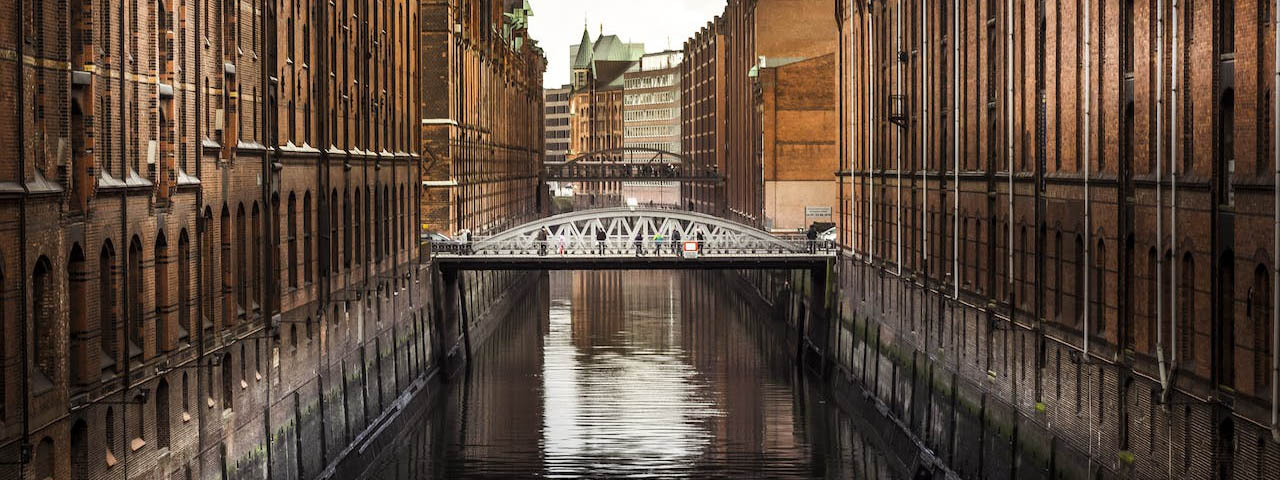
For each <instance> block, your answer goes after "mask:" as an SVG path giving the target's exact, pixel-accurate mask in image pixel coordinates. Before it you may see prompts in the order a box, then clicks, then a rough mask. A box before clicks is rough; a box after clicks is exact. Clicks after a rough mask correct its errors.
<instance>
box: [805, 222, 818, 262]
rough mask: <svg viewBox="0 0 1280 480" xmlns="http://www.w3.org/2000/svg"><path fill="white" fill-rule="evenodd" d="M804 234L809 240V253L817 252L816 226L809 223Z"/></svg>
mask: <svg viewBox="0 0 1280 480" xmlns="http://www.w3.org/2000/svg"><path fill="white" fill-rule="evenodd" d="M804 236H805V238H807V239H808V240H809V241H808V243H809V254H810V255H812V254H815V253H818V228H817V227H814V226H813V225H809V231H808V232H807V233H805V234H804Z"/></svg>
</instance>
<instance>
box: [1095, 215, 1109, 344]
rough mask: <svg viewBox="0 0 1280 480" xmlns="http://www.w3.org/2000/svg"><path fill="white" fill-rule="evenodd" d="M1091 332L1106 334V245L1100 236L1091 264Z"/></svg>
mask: <svg viewBox="0 0 1280 480" xmlns="http://www.w3.org/2000/svg"><path fill="white" fill-rule="evenodd" d="M1093 267H1094V270H1093V280H1094V283H1093V304H1094V306H1095V307H1096V308H1095V309H1094V318H1093V326H1094V330H1093V333H1095V334H1098V335H1106V333H1107V297H1106V295H1107V246H1106V243H1104V242H1103V240H1102V239H1101V238H1099V239H1098V250H1097V252H1095V255H1094V264H1093Z"/></svg>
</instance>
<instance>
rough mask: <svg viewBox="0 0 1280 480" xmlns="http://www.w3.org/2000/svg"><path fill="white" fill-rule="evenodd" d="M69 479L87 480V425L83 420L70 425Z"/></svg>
mask: <svg viewBox="0 0 1280 480" xmlns="http://www.w3.org/2000/svg"><path fill="white" fill-rule="evenodd" d="M71 480H89V427H88V426H87V425H85V423H84V420H76V423H75V425H72V426H71Z"/></svg>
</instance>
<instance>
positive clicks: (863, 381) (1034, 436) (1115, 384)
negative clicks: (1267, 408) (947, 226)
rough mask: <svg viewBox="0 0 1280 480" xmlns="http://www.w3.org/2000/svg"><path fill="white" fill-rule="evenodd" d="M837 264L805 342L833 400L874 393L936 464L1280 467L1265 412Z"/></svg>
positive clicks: (878, 273)
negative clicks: (820, 328)
mask: <svg viewBox="0 0 1280 480" xmlns="http://www.w3.org/2000/svg"><path fill="white" fill-rule="evenodd" d="M834 269H835V274H834V275H832V276H830V277H829V278H830V279H831V281H830V282H829V283H828V285H826V287H827V288H829V289H830V292H831V295H829V296H827V297H826V300H825V301H826V302H827V307H828V310H827V311H828V312H829V314H830V315H829V318H830V319H831V321H830V322H829V323H826V324H825V325H826V327H827V328H828V329H829V331H828V332H827V333H826V335H824V336H823V337H825V341H824V342H820V343H815V344H813V345H812V347H811V348H810V349H809V352H811V353H810V354H811V355H816V356H818V357H820V359H819V360H817V363H819V364H820V365H821V368H819V369H818V370H820V373H821V374H822V375H823V376H824V378H826V379H827V380H828V383H830V384H831V385H833V386H834V388H833V391H834V392H835V397H836V399H837V401H838V402H840V403H842V404H846V403H848V404H851V405H852V409H853V410H854V411H857V410H867V407H874V408H873V410H874V411H877V412H879V413H880V414H881V416H883V417H885V418H886V419H889V420H890V421H891V422H892V423H894V424H895V430H897V431H899V432H900V433H901V435H902V436H905V437H906V438H908V439H909V440H910V442H909V443H903V444H902V446H904V447H907V448H908V450H914V451H918V452H920V457H919V459H918V460H917V462H918V464H920V465H924V466H927V467H930V468H932V469H933V471H934V472H935V473H936V474H939V475H948V474H954V475H957V476H959V477H962V478H994V479H1024V478H1025V479H1037V478H1046V479H1047V478H1055V479H1056V478H1170V477H1175V476H1185V477H1186V478H1265V475H1264V473H1265V472H1274V471H1276V469H1277V468H1280V457H1278V454H1280V452H1277V451H1276V449H1274V448H1269V445H1268V442H1269V440H1268V438H1267V436H1268V435H1269V433H1268V432H1267V431H1266V430H1265V429H1264V428H1263V427H1262V426H1259V425H1254V424H1251V423H1245V422H1234V421H1232V416H1231V414H1230V412H1229V411H1225V412H1224V410H1223V409H1222V407H1221V406H1220V405H1218V404H1216V403H1215V402H1208V401H1205V400H1204V399H1202V398H1197V397H1196V396H1195V395H1193V394H1189V393H1186V392H1183V391H1178V390H1174V391H1171V392H1170V393H1169V398H1168V399H1166V400H1164V401H1161V399H1160V395H1161V389H1160V385H1159V382H1158V380H1157V379H1153V378H1149V377H1145V376H1142V375H1140V374H1137V373H1136V372H1134V371H1132V370H1128V369H1124V368H1118V367H1117V365H1116V364H1113V363H1110V362H1099V361H1096V360H1093V361H1089V360H1083V361H1082V359H1086V358H1091V357H1086V356H1084V355H1083V354H1082V352H1081V350H1080V349H1079V348H1078V347H1076V346H1075V345H1077V344H1079V339H1078V338H1074V339H1073V338H1071V337H1070V336H1068V335H1067V334H1065V333H1063V332H1060V331H1056V330H1053V329H1049V328H1044V327H1041V328H1039V329H1037V328H1036V326H1035V325H1029V324H1025V323H1023V322H1021V321H1015V322H1011V321H1009V320H1008V318H1007V317H1006V316H1004V315H1003V314H1001V312H999V311H996V309H994V308H992V307H991V306H989V305H975V304H971V303H968V302H967V301H966V299H965V297H963V296H962V297H961V298H960V299H959V300H956V299H952V298H949V297H948V296H946V295H944V294H943V293H941V292H937V291H935V290H933V289H932V288H926V287H924V286H922V285H920V284H919V283H917V282H916V280H915V279H912V278H909V277H898V276H895V275H892V274H890V273H888V272H886V271H885V270H883V269H881V268H880V267H876V266H871V265H867V264H865V263H862V262H861V261H855V260H853V259H850V258H848V257H846V258H843V259H841V260H839V261H838V263H836V264H835V265H834ZM753 284H756V285H762V286H767V285H768V282H766V283H764V284H762V283H761V282H760V280H759V279H756V281H754V282H753ZM772 284H773V285H774V286H775V287H776V285H777V281H776V280H775V281H773V282H772ZM809 288H814V286H813V285H805V284H803V283H802V285H801V288H799V289H795V290H794V291H792V292H791V293H790V294H789V297H790V300H789V301H790V302H791V303H792V304H793V305H797V304H799V305H803V304H804V303H805V302H808V301H810V300H809V299H810V298H811V297H810V295H808V291H807V289H809ZM761 291H762V292H767V291H769V290H767V289H766V288H765V287H762V288H761ZM805 315H810V316H811V314H807V313H806V312H805V311H804V309H802V308H799V307H796V306H792V307H791V309H790V311H788V312H787V316H788V317H789V318H790V320H788V321H789V322H790V324H791V325H796V324H797V322H799V319H800V318H803V317H804V316H805ZM809 321H811V322H812V321H813V320H812V319H810V320H809ZM813 360H814V359H810V361H809V362H808V364H813ZM1121 364H1123V362H1121ZM859 405H861V406H859ZM1222 425H1228V426H1229V428H1232V431H1231V432H1228V433H1229V435H1228V438H1230V439H1232V440H1231V441H1230V442H1224V441H1222V440H1221V439H1220V434H1221V433H1222V432H1220V431H1219V430H1220V429H1221V428H1222ZM886 438H889V439H891V440H890V441H901V440H892V439H894V438H895V437H894V436H893V435H886ZM911 445H914V446H915V448H914V449H912V448H909V447H910V446H911ZM1215 448H1229V449H1231V455H1230V456H1229V457H1230V458H1234V461H1233V462H1232V463H1231V464H1230V465H1223V464H1215V463H1214V460H1213V459H1214V458H1215V454H1214V449H1215ZM1219 457H1221V456H1219ZM1188 472H1189V473H1188Z"/></svg>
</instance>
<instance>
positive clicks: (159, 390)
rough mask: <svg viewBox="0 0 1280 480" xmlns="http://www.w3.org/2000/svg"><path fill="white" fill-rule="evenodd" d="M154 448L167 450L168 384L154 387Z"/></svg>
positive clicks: (162, 381) (164, 382) (161, 382)
mask: <svg viewBox="0 0 1280 480" xmlns="http://www.w3.org/2000/svg"><path fill="white" fill-rule="evenodd" d="M156 448H169V382H166V381H164V379H160V383H159V384H158V385H156Z"/></svg>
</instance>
